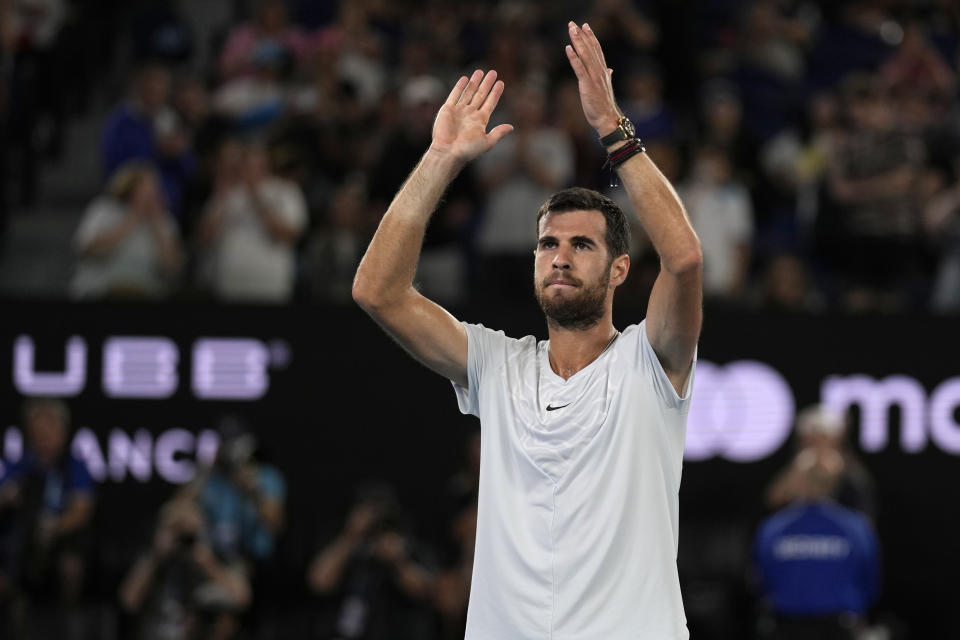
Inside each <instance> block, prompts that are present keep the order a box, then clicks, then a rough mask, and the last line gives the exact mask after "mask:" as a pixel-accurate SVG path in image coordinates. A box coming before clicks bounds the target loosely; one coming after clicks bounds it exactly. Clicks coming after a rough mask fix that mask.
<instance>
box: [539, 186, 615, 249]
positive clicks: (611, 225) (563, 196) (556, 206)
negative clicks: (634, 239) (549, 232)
mask: <svg viewBox="0 0 960 640" xmlns="http://www.w3.org/2000/svg"><path fill="white" fill-rule="evenodd" d="M567 211H599V212H600V213H602V214H603V218H604V220H606V222H607V234H606V237H605V238H604V240H605V241H606V244H607V250H608V251H609V252H610V259H611V260H613V259H614V258H616V257H618V256H622V255H623V254H625V253H627V252H629V251H630V225H629V224H628V223H627V216H625V215H624V213H623V209H621V208H620V205H618V204H617V203H616V202H614V201H613V200H611V199H610V198H608V197H607V196H605V195H603V194H602V193H600V192H598V191H594V190H593V189H584V188H583V187H571V188H569V189H564V190H562V191H557V192H556V193H555V194H553V195H552V196H550V197H549V198H548V199H547V201H546V202H544V203H543V204H542V205H540V211H538V212H537V236H539V235H540V219H541V218H543V216H545V215H547V214H548V213H564V212H567Z"/></svg>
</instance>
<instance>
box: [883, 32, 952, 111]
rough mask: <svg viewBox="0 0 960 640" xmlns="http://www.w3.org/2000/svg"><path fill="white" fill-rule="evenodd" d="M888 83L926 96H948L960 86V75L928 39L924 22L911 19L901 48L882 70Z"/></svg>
mask: <svg viewBox="0 0 960 640" xmlns="http://www.w3.org/2000/svg"><path fill="white" fill-rule="evenodd" d="M878 73H879V76H880V81H881V82H882V83H883V84H884V86H886V87H888V88H890V89H893V90H899V91H903V92H905V93H913V94H920V95H922V96H924V97H929V96H937V97H947V96H951V95H953V93H954V91H955V90H956V87H957V75H956V73H955V72H954V71H953V69H951V68H950V65H949V64H947V62H946V60H944V59H943V57H942V56H941V55H940V53H939V52H938V51H937V50H936V49H935V48H934V47H933V46H932V45H931V44H930V43H929V42H928V40H927V36H926V33H924V28H923V23H921V22H920V21H918V20H913V21H911V22H909V23H908V24H907V26H906V28H905V29H904V33H903V40H902V41H901V42H900V46H899V47H897V50H896V51H895V52H894V53H893V55H891V56H890V57H889V58H887V60H886V61H885V62H884V63H883V65H882V66H881V67H880V70H879V72H878Z"/></svg>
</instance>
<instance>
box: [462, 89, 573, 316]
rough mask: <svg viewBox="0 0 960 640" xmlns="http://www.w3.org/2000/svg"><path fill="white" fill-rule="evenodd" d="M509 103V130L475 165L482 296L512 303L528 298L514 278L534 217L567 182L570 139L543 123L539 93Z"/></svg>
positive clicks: (530, 243) (519, 94)
mask: <svg viewBox="0 0 960 640" xmlns="http://www.w3.org/2000/svg"><path fill="white" fill-rule="evenodd" d="M509 101H510V102H509V106H510V111H511V118H510V119H508V122H512V123H513V125H514V127H515V130H514V131H513V133H512V134H511V135H509V136H507V137H506V138H504V139H503V140H502V141H501V142H500V143H499V144H497V145H496V146H495V147H494V148H493V149H491V150H490V152H489V153H486V154H484V155H483V156H482V157H480V158H479V159H478V160H477V162H476V164H475V167H476V172H477V176H478V178H479V182H480V184H481V186H482V187H483V188H484V189H485V190H486V193H487V199H486V205H485V208H486V213H485V215H484V219H483V222H482V226H481V228H480V231H479V235H478V237H477V245H478V248H479V250H480V253H481V255H482V257H483V258H482V265H481V267H480V269H481V272H482V276H481V277H482V280H483V281H484V283H485V284H484V286H483V288H484V290H485V291H487V292H491V293H492V292H494V291H496V292H497V294H498V295H500V296H502V297H505V298H508V299H510V300H512V301H516V300H527V299H529V297H530V291H531V286H530V283H529V282H526V281H524V280H523V279H522V278H517V277H516V274H517V272H518V271H519V270H521V269H526V268H528V267H529V264H528V263H529V261H530V252H531V251H533V248H534V243H535V237H536V236H535V225H534V223H533V222H532V220H533V219H534V217H535V216H534V214H535V213H536V211H537V210H538V209H539V208H540V205H542V204H543V203H544V201H546V200H547V198H548V197H549V196H550V194H551V193H553V192H554V191H556V190H557V189H559V188H561V187H563V186H564V185H566V184H567V183H568V182H569V180H570V178H572V177H573V171H574V163H573V147H572V145H571V143H570V139H569V138H568V137H567V136H566V135H564V133H563V132H562V131H559V130H557V129H555V128H553V127H552V126H550V125H549V124H547V122H546V120H545V116H546V112H545V109H546V96H545V95H544V93H543V91H542V90H541V88H540V87H537V86H533V85H527V86H523V87H516V88H515V89H514V93H512V94H510V97H509ZM492 124H493V123H491V125H492ZM519 265H522V267H521V266H519Z"/></svg>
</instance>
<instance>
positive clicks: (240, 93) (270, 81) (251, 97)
mask: <svg viewBox="0 0 960 640" xmlns="http://www.w3.org/2000/svg"><path fill="white" fill-rule="evenodd" d="M291 64H292V59H291V57H290V53H289V52H288V51H287V50H286V49H285V48H284V47H282V46H280V45H279V44H277V43H275V42H273V41H267V42H261V43H258V44H257V45H256V46H255V47H254V48H253V50H252V51H250V60H249V68H250V72H249V73H246V74H244V75H242V76H237V77H234V78H231V79H229V80H227V81H226V82H224V83H223V85H221V87H220V88H219V89H218V90H217V92H216V95H215V96H214V99H213V103H214V107H215V108H216V110H217V112H218V113H220V114H223V115H224V116H226V117H227V118H229V119H230V120H231V121H232V122H233V123H234V124H235V126H236V127H237V128H238V129H240V130H242V131H247V132H256V131H262V130H263V129H265V128H266V127H268V126H269V125H270V124H272V123H273V122H275V121H277V120H278V119H279V118H280V117H282V116H283V114H284V111H285V109H286V106H287V93H288V90H287V86H286V83H285V80H286V78H287V76H289V72H290V69H291Z"/></svg>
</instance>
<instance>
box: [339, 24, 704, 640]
mask: <svg viewBox="0 0 960 640" xmlns="http://www.w3.org/2000/svg"><path fill="white" fill-rule="evenodd" d="M569 30H570V40H571V44H570V45H567V47H566V54H567V58H568V60H569V61H570V64H571V66H572V67H573V70H574V72H575V73H576V76H577V81H578V86H579V91H580V101H581V105H582V107H583V112H584V115H585V117H586V119H587V121H588V122H589V124H590V125H591V126H592V127H593V128H594V129H595V130H596V132H597V134H598V135H599V136H600V138H601V142H602V143H603V144H604V145H605V146H606V148H607V150H608V153H609V155H610V165H611V166H612V167H613V168H614V169H615V170H616V172H617V174H618V175H619V177H620V179H621V181H622V182H623V184H624V186H625V188H626V190H627V194H628V195H629V197H630V202H631V204H632V205H633V207H634V209H635V210H636V213H637V215H638V216H639V218H640V222H641V223H642V224H643V226H644V227H645V229H646V231H647V233H648V235H649V236H650V238H651V240H652V242H653V245H654V246H655V247H656V249H657V251H658V253H659V255H660V259H661V266H662V268H661V273H660V275H659V276H658V278H657V281H656V284H655V286H654V288H653V291H652V293H651V295H650V300H649V303H648V307H647V318H646V319H645V320H644V321H643V322H641V323H640V324H638V325H632V326H629V327H626V328H625V329H624V330H623V332H622V333H621V332H619V331H617V330H616V329H615V328H614V326H613V320H612V312H613V294H614V290H615V289H616V287H617V286H619V285H620V284H621V283H623V281H624V279H625V278H626V277H627V272H628V270H629V267H630V259H629V257H628V256H627V253H626V252H627V221H626V219H625V217H624V214H623V212H622V211H621V210H620V209H619V208H618V207H617V205H616V204H614V203H613V202H612V201H611V200H610V199H608V198H606V197H604V196H602V195H600V194H598V193H596V192H593V191H589V190H586V189H571V190H565V191H561V192H559V193H557V194H555V195H554V196H552V197H551V198H550V199H549V200H548V201H547V202H546V203H545V204H544V205H543V206H542V207H541V209H540V212H539V214H538V220H537V235H538V239H537V247H536V250H535V251H534V287H535V291H536V296H537V299H538V301H539V303H540V306H541V308H542V309H543V311H544V314H545V315H546V317H547V330H548V332H549V338H550V339H549V340H545V341H540V342H537V340H536V339H535V338H533V337H532V336H528V337H526V338H522V339H520V340H516V339H513V338H508V337H506V336H505V335H504V334H503V332H498V331H492V330H490V329H487V328H485V327H483V326H481V325H474V324H466V323H461V322H458V321H457V320H456V319H455V318H453V317H452V316H451V315H450V314H449V313H447V312H446V311H445V310H443V309H442V308H440V307H439V306H438V305H436V304H434V303H433V302H431V301H430V300H428V299H426V298H424V297H423V296H422V295H420V294H419V293H418V292H417V291H416V289H415V288H414V287H413V284H412V283H413V277H414V273H415V272H416V265H417V256H418V253H419V248H420V245H421V241H422V238H423V234H424V230H425V228H426V225H427V222H428V220H429V218H430V214H431V212H432V211H433V210H434V209H435V208H436V205H437V202H438V201H439V199H440V197H441V195H442V194H443V191H444V189H445V188H446V186H447V185H448V184H449V183H450V181H451V180H452V179H453V177H454V176H455V175H456V174H457V173H458V172H459V171H460V170H461V169H462V168H463V167H464V165H466V163H467V162H469V161H471V160H473V159H474V158H476V157H477V156H479V155H481V154H482V153H484V152H486V151H487V150H488V149H490V148H491V147H493V145H494V144H496V143H497V141H498V140H500V139H501V138H502V137H503V136H505V135H506V134H507V133H509V132H510V130H511V129H512V127H511V125H508V124H502V125H499V126H497V127H494V128H493V129H492V130H490V131H489V132H487V131H486V127H487V123H488V121H489V118H490V115H491V114H492V112H493V110H494V108H495V107H496V105H497V101H498V100H499V98H500V96H501V94H502V93H503V83H502V82H498V81H497V78H496V72H495V71H490V72H489V73H487V74H484V73H483V72H481V71H479V70H478V71H475V72H474V73H473V75H472V76H471V77H470V78H466V77H463V78H460V80H459V81H458V82H457V84H456V86H455V87H454V88H453V91H452V92H451V93H450V96H449V97H448V98H447V100H446V102H445V103H444V105H443V106H442V107H441V108H440V111H439V113H438V114H437V118H436V121H435V123H434V128H433V141H432V143H431V145H430V148H429V149H428V150H427V152H426V153H425V154H424V156H423V158H422V159H421V161H420V163H419V165H418V166H417V167H416V169H414V171H413V173H412V174H411V175H410V177H409V178H408V179H407V182H406V184H404V186H403V187H402V188H401V189H400V192H399V193H398V194H397V195H396V197H395V198H394V200H393V203H392V204H391V205H390V207H389V209H388V210H387V213H386V214H385V215H384V217H383V220H382V221H381V222H380V227H379V229H378V230H377V233H376V235H375V236H374V238H373V240H372V242H371V243H370V247H369V248H368V249H367V253H366V255H365V256H364V258H363V261H362V262H361V264H360V267H359V269H358V271H357V276H356V280H355V281H354V288H353V295H354V298H355V300H356V301H357V302H358V303H359V304H360V305H361V306H362V307H363V308H364V309H365V310H366V311H367V312H368V313H370V314H371V315H372V316H373V317H374V319H375V320H376V321H377V322H378V323H379V324H380V325H381V326H382V327H384V329H385V330H386V331H387V332H388V333H389V334H390V335H391V336H393V337H394V338H395V339H396V340H397V341H398V342H400V344H401V345H403V347H404V348H406V349H407V350H408V351H409V352H410V353H411V354H412V355H413V356H414V357H416V358H417V359H418V360H419V361H421V362H422V363H424V364H425V365H426V366H428V367H429V368H431V369H432V370H434V371H436V372H437V373H439V374H441V375H443V376H445V377H447V378H449V379H450V380H451V381H452V382H453V384H454V388H455V390H456V393H457V398H458V401H459V404H460V409H461V411H463V412H464V413H470V414H473V415H476V416H478V417H479V418H480V421H481V427H482V438H481V464H480V486H479V505H478V523H477V541H476V551H475V557H474V572H473V577H472V584H471V593H470V604H469V608H468V613H467V633H466V638H467V640H494V639H497V640H499V639H501V638H514V639H516V638H523V639H533V638H558V639H559V638H578V639H591V640H592V639H595V638H604V639H605V640H619V639H622V638H631V639H633V640H638V639H639V640H653V639H656V640H666V639H670V640H679V639H685V638H688V637H689V634H688V632H687V628H686V621H685V617H684V614H683V605H682V602H681V598H680V586H679V580H678V577H677V567H676V553H677V539H678V538H677V537H678V533H677V527H678V490H679V484H680V470H681V465H682V461H683V442H684V433H685V426H686V417H687V413H688V410H689V406H690V388H691V386H692V378H693V366H694V361H695V355H696V344H697V339H698V336H699V333H700V324H701V297H702V271H703V269H702V255H701V252H700V243H699V240H698V239H697V236H696V234H695V233H694V231H693V228H692V227H691V226H690V223H689V221H688V220H687V217H686V214H685V213H684V210H683V207H682V205H681V204H680V201H679V199H678V198H677V196H676V193H675V191H674V190H673V188H672V187H671V186H670V184H669V183H668V182H667V180H666V179H665V178H664V177H663V175H662V174H661V173H660V172H659V170H658V169H657V168H656V167H655V166H654V164H653V163H652V162H651V161H650V159H649V158H648V157H647V156H646V155H645V154H644V153H643V152H642V150H643V148H642V146H641V144H640V142H639V140H637V139H636V138H635V137H634V135H633V128H632V125H630V124H629V121H627V120H626V119H625V118H624V117H623V116H622V112H621V111H620V109H619V108H618V107H617V104H616V101H615V99H614V95H613V88H612V85H611V82H610V76H611V74H612V71H611V70H609V69H608V68H607V66H606V61H605V60H604V57H603V52H602V50H601V48H600V43H599V42H598V41H597V39H596V37H595V36H594V34H593V32H592V30H591V29H590V28H589V27H588V26H587V25H583V27H582V28H580V27H578V26H577V25H575V24H574V23H572V22H571V23H570V24H569ZM531 213H532V212H531Z"/></svg>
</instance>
